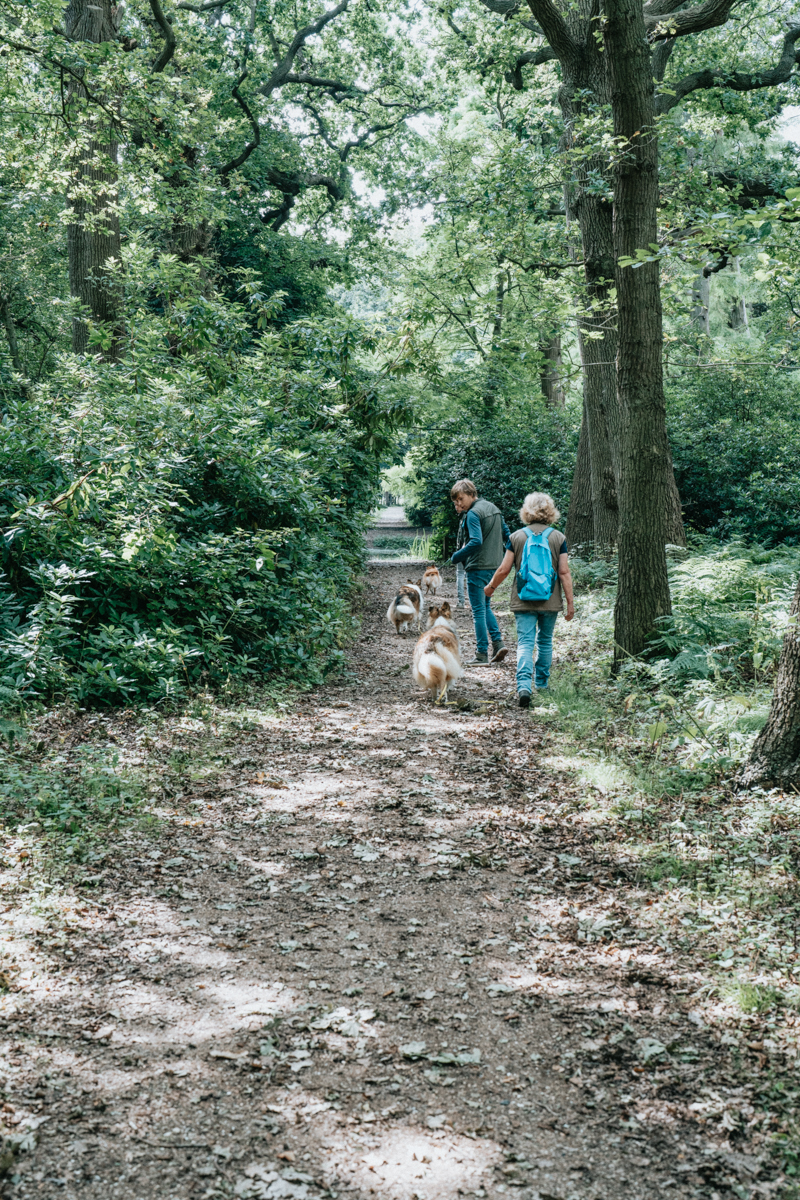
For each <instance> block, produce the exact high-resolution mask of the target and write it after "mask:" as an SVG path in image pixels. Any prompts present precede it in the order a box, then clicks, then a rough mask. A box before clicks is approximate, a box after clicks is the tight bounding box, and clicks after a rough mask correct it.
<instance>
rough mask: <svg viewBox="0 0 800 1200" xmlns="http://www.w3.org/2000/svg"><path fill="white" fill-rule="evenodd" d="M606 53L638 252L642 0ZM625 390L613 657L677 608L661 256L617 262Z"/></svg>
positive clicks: (638, 644) (646, 155)
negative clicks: (671, 559) (671, 569)
mask: <svg viewBox="0 0 800 1200" xmlns="http://www.w3.org/2000/svg"><path fill="white" fill-rule="evenodd" d="M604 2H605V15H606V23H605V28H604V43H605V54H606V58H607V61H608V70H609V76H610V82H611V107H612V113H613V118H614V137H615V139H616V142H617V147H618V150H617V153H618V154H619V156H620V157H619V161H618V165H617V167H616V170H615V177H614V252H615V256H616V259H617V262H619V259H620V258H622V257H626V256H627V257H633V258H635V256H636V251H637V250H639V249H642V248H644V249H646V248H647V247H648V246H650V245H653V244H654V243H656V242H657V239H658V220H657V217H658V139H657V136H656V127H655V99H654V87H653V71H652V65H651V61H650V48H649V46H648V43H647V36H646V33H645V25H644V14H643V10H642V0H604ZM616 280H617V312H618V316H619V319H618V328H619V347H618V351H617V390H618V394H619V400H620V406H621V408H622V412H623V433H622V470H621V475H620V486H619V516H620V521H619V587H618V591H617V602H616V607H615V612H614V625H615V627H614V642H615V650H614V664H615V667H619V665H620V664H621V662H622V661H623V660H624V659H625V658H627V657H628V656H629V655H637V654H641V652H642V651H643V650H644V649H645V647H646V645H647V641H648V639H649V638H650V637H651V636H652V635H653V634H654V633H655V632H656V631H657V629H658V621H659V618H661V617H664V616H666V615H668V614H669V613H670V612H671V611H672V607H671V603H670V594H669V580H668V578H667V557H666V553H665V550H664V546H665V543H666V541H667V538H668V529H667V525H668V522H667V513H668V510H669V508H670V496H669V492H668V488H667V480H668V477H669V475H670V474H671V473H672V462H671V456H670V452H669V443H668V441H667V429H666V412H665V406H664V383H663V377H662V359H661V355H662V341H663V335H662V317H661V288H660V280H659V266H658V262H657V261H656V262H646V263H643V264H642V266H640V267H637V268H636V269H633V268H631V267H619V266H617V270H616Z"/></svg>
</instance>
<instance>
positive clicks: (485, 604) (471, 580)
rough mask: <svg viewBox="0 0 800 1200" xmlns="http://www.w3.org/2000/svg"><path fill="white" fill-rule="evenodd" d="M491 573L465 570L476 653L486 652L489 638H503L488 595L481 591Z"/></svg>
mask: <svg viewBox="0 0 800 1200" xmlns="http://www.w3.org/2000/svg"><path fill="white" fill-rule="evenodd" d="M493 575H494V571H467V595H468V596H469V602H470V606H471V608H472V620H473V623H474V625H475V641H476V643H477V647H476V648H477V652H478V654H486V653H487V652H488V650H489V638H491V639H492V641H493V642H502V640H503V635H502V633H501V632H500V626H499V625H498V624H497V617H496V616H495V615H494V613H493V612H492V606H491V604H490V603H489V597H488V596H485V595H484V593H483V589H484V588H485V587H486V584H487V583H488V582H489V581H490V579H491V578H492V576H493ZM487 630H488V635H487Z"/></svg>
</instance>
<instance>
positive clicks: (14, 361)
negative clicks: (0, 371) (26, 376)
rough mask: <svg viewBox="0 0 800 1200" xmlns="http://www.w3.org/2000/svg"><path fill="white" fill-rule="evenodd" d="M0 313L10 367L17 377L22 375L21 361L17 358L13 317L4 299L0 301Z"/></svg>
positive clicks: (9, 306)
mask: <svg viewBox="0 0 800 1200" xmlns="http://www.w3.org/2000/svg"><path fill="white" fill-rule="evenodd" d="M0 312H2V314H3V324H4V325H5V327H6V337H7V338H8V353H9V355H10V356H11V365H12V367H13V368H14V370H15V371H16V372H17V374H18V375H22V374H23V371H22V359H21V358H20V356H19V343H18V342H17V327H16V325H15V324H14V317H13V316H12V313H11V305H10V303H9V301H8V300H7V299H5V298H3V299H2V300H0Z"/></svg>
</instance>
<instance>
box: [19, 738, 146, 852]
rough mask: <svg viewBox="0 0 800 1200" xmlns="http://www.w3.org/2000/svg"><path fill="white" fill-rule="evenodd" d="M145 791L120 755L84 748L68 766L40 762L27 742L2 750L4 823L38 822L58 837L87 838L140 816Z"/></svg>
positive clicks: (60, 760) (60, 761) (62, 762)
mask: <svg viewBox="0 0 800 1200" xmlns="http://www.w3.org/2000/svg"><path fill="white" fill-rule="evenodd" d="M141 799H142V796H141V787H140V785H139V784H138V783H137V782H136V780H134V779H133V778H131V777H130V776H129V774H128V773H126V772H125V770H124V769H123V768H122V766H121V765H120V760H119V755H118V754H115V753H111V752H109V751H108V750H105V749H102V748H97V747H93V746H91V745H89V746H82V747H80V748H79V749H78V750H77V751H76V753H75V754H74V755H73V756H72V758H71V761H70V762H69V764H67V763H66V761H65V759H64V758H63V756H62V757H58V756H55V757H54V756H53V755H50V756H49V757H48V758H47V759H44V758H42V756H40V755H38V754H37V753H36V752H35V751H32V750H31V748H30V747H29V746H26V745H25V741H24V739H23V741H22V743H21V744H16V745H15V744H13V743H11V744H9V745H8V746H2V747H0V820H2V822H3V824H10V825H17V824H20V823H21V822H24V821H32V820H37V821H39V822H40V823H41V824H42V825H43V826H44V828H46V829H48V830H52V831H53V832H57V833H60V834H67V835H78V836H79V837H81V838H85V837H86V836H88V835H89V834H90V833H91V831H92V830H93V829H96V828H103V829H106V830H107V829H108V827H109V826H113V825H114V824H116V823H117V822H119V821H122V820H128V819H130V818H131V817H133V816H135V815H136V814H137V813H138V812H139V811H140V805H141Z"/></svg>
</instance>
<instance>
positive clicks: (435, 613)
mask: <svg viewBox="0 0 800 1200" xmlns="http://www.w3.org/2000/svg"><path fill="white" fill-rule="evenodd" d="M411 669H412V671H413V672H414V679H415V680H416V681H417V683H418V684H419V686H420V687H421V688H424V689H425V691H426V692H428V693H429V694H430V696H431V699H435V700H436V702H437V703H438V702H439V701H440V700H443V699H444V700H446V699H447V689H448V688H449V686H450V684H451V683H455V681H456V680H457V679H460V678H461V676H462V675H463V674H464V668H463V667H462V665H461V648H460V646H459V644H458V633H457V632H456V627H455V624H454V623H453V620H452V614H451V612H450V605H449V604H448V603H447V601H446V600H445V601H444V603H443V604H441V605H439V606H438V607H437V606H434V607H433V608H431V610H430V611H429V613H428V629H427V631H426V632H425V633H423V635H422V637H421V638H420V639H419V641H418V642H417V644H416V646H415V647H414V661H413V664H412V668H411Z"/></svg>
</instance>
